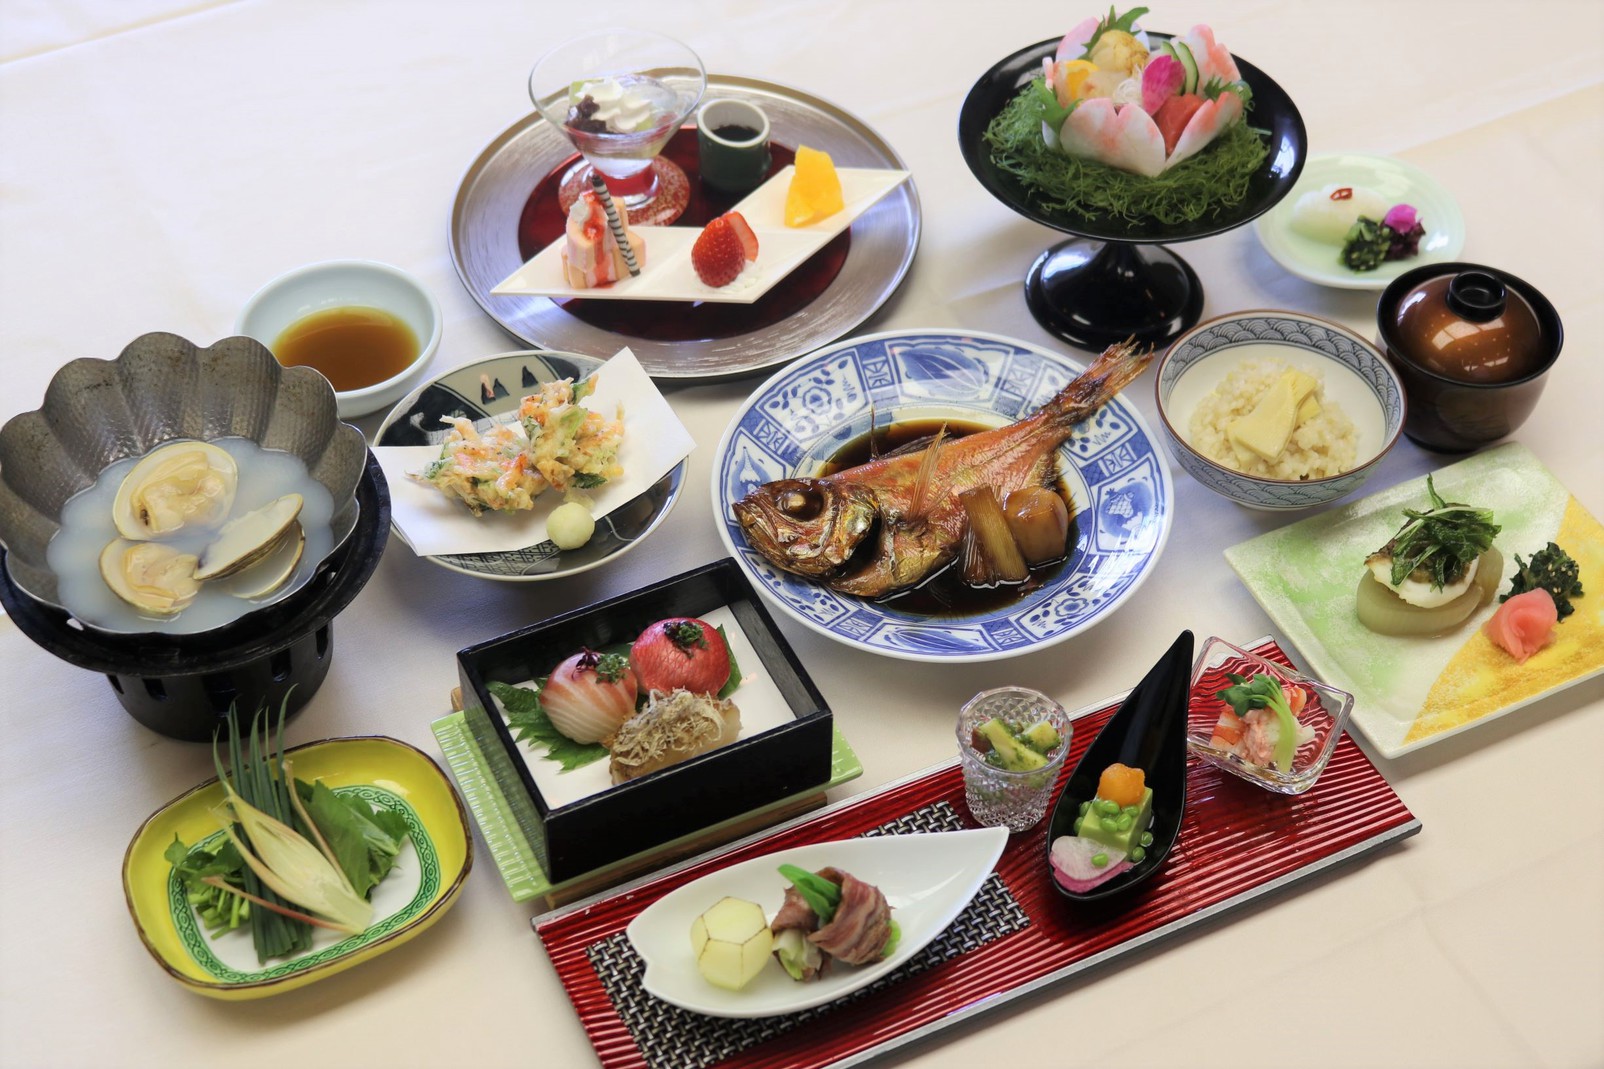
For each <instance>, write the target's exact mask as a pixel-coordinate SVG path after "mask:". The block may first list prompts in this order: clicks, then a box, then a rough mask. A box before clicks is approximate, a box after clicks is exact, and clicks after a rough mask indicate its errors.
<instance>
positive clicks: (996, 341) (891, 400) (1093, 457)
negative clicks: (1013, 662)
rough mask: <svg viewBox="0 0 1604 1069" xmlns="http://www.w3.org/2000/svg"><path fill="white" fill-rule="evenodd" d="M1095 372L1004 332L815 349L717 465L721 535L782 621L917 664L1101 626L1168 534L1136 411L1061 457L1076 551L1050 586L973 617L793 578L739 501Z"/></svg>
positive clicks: (1162, 481)
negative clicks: (857, 453)
mask: <svg viewBox="0 0 1604 1069" xmlns="http://www.w3.org/2000/svg"><path fill="white" fill-rule="evenodd" d="M1083 368H1084V365H1083V364H1081V363H1078V362H1076V361H1074V360H1071V359H1070V358H1068V357H1066V356H1062V355H1059V354H1058V353H1054V352H1050V351H1048V350H1046V349H1039V348H1036V347H1034V346H1030V345H1027V344H1025V343H1024V342H1020V341H1015V340H1013V339H1010V338H1005V337H1001V336H998V335H993V334H979V333H969V334H947V333H940V332H934V331H897V332H888V333H884V334H873V335H869V336H866V337H862V338H853V339H848V340H845V341H841V342H837V343H835V344H834V345H830V346H826V347H825V348H822V349H818V350H815V351H814V352H813V353H811V354H809V355H808V356H805V357H803V358H802V359H800V360H798V361H797V362H796V363H794V364H792V365H791V366H790V367H788V368H786V369H785V370H783V371H781V372H780V373H778V374H777V375H775V376H774V377H773V378H771V379H769V380H768V381H767V382H765V383H764V384H763V385H762V386H760V387H758V388H757V389H756V390H755V391H753V393H752V395H751V397H749V398H748V399H747V402H746V404H745V405H744V406H743V407H742V408H741V410H740V412H739V413H737V414H736V416H735V419H734V420H733V421H732V422H731V423H730V426H729V428H728V429H727V430H726V431H725V432H724V437H723V439H722V440H721V441H720V442H719V446H718V453H717V455H716V456H715V457H714V460H713V511H714V514H715V516H716V519H717V523H718V532H719V536H720V537H721V538H722V539H723V540H724V544H725V546H726V547H728V549H729V551H730V554H731V555H732V556H733V557H734V558H735V559H736V560H737V561H739V562H740V564H741V567H742V569H743V570H744V571H745V572H746V574H747V575H748V577H750V579H751V580H752V583H753V585H754V586H756V587H757V588H758V589H759V590H761V591H762V592H763V593H764V595H765V596H767V597H768V598H769V599H770V601H772V602H773V603H774V604H775V605H776V606H778V607H779V609H780V610H781V611H782V612H784V613H786V614H787V615H789V616H790V617H792V618H793V619H795V620H797V621H798V622H800V623H802V624H804V625H806V626H807V627H810V628H812V629H813V630H815V631H818V632H819V633H821V634H823V635H826V636H828V637H830V638H833V639H835V640H837V641H839V642H843V643H846V644H847V645H851V646H857V647H860V648H863V649H867V650H870V651H872V652H874V653H880V654H884V655H886V656H889V657H897V658H902V659H904V660H912V661H932V662H957V661H986V660H997V659H1001V658H1005V657H1013V656H1017V655H1019V654H1021V653H1026V652H1029V651H1031V650H1034V649H1039V648H1041V647H1043V646H1050V645H1052V644H1053V643H1056V642H1062V641H1063V640H1064V639H1067V638H1069V637H1070V636H1072V635H1076V634H1079V633H1080V632H1082V631H1084V630H1086V629H1087V628H1089V627H1091V626H1092V625H1093V624H1095V623H1097V622H1098V621H1099V620H1101V619H1103V618H1105V617H1106V616H1108V615H1109V614H1110V613H1112V612H1113V611H1114V610H1115V609H1116V608H1118V607H1119V605H1120V604H1121V603H1122V602H1124V601H1125V599H1126V598H1128V597H1130V595H1131V594H1132V593H1134V592H1135V591H1136V589H1137V587H1139V586H1140V585H1141V583H1142V582H1143V581H1144V580H1145V579H1146V578H1147V576H1148V574H1149V573H1150V572H1152V570H1153V568H1154V566H1155V565H1156V564H1157V561H1158V556H1159V553H1160V552H1161V551H1162V550H1163V548H1164V542H1165V539H1166V538H1167V537H1168V535H1169V529H1170V517H1171V514H1172V512H1173V508H1174V502H1173V487H1172V484H1171V481H1170V476H1169V472H1168V467H1167V465H1166V464H1165V462H1164V459H1163V456H1162V454H1161V453H1160V451H1159V450H1158V448H1157V446H1156V443H1155V440H1154V438H1153V435H1152V432H1151V431H1149V430H1148V427H1147V424H1146V423H1145V422H1144V421H1143V419H1142V417H1141V415H1140V414H1139V413H1138V412H1137V410H1136V407H1135V406H1134V405H1133V404H1131V403H1130V402H1129V401H1127V400H1126V399H1125V398H1124V397H1116V398H1114V400H1113V401H1111V402H1110V403H1108V404H1107V405H1104V406H1103V408H1102V409H1100V410H1099V411H1098V412H1097V413H1096V414H1095V415H1094V416H1093V417H1092V418H1091V419H1089V420H1087V421H1086V422H1084V423H1083V424H1081V426H1080V427H1078V428H1077V430H1076V432H1075V434H1074V435H1073V436H1072V437H1071V438H1070V439H1069V441H1067V442H1066V443H1064V445H1063V447H1062V448H1061V449H1060V453H1059V457H1060V465H1059V466H1060V469H1061V475H1062V479H1063V482H1064V484H1065V485H1066V486H1067V487H1068V488H1069V491H1070V494H1071V496H1072V497H1073V500H1074V503H1075V508H1076V528H1077V534H1076V538H1077V544H1076V547H1075V550H1074V553H1073V555H1072V556H1071V557H1070V559H1069V561H1068V562H1067V563H1066V564H1065V565H1064V567H1063V568H1062V569H1061V570H1060V571H1059V572H1058V574H1057V575H1056V576H1054V577H1053V578H1052V579H1051V580H1049V581H1048V582H1046V583H1045V584H1043V586H1042V587H1040V588H1039V589H1037V590H1036V591H1034V592H1033V593H1031V594H1029V595H1027V596H1025V597H1023V598H1021V599H1020V600H1018V601H1016V602H1013V603H1011V604H1008V605H1005V606H1003V607H1001V608H998V609H994V610H991V611H987V612H984V613H977V614H975V615H966V616H959V615H951V616H922V615H914V614H911V613H907V612H902V611H898V610H896V609H894V608H890V607H887V606H885V605H879V604H875V603H874V602H870V601H865V600H863V599H861V598H856V597H852V596H850V595H846V594H839V593H837V592H835V591H833V590H831V589H829V588H828V587H826V586H824V585H822V584H820V583H815V582H812V581H810V580H807V579H804V578H802V577H800V576H794V575H790V574H788V573H786V572H782V571H780V570H779V569H777V568H775V567H774V566H773V565H771V564H769V562H768V561H766V560H765V559H764V558H763V557H762V556H760V555H759V554H758V553H757V552H756V551H755V550H753V549H752V548H751V546H749V545H748V544H747V542H746V537H745V535H744V534H743V533H742V531H741V529H740V526H739V525H738V524H737V523H736V522H735V516H734V513H733V511H732V510H731V506H732V505H733V503H734V502H736V501H738V500H740V499H741V498H743V497H745V496H746V495H747V494H748V493H750V492H751V491H752V490H755V489H756V488H757V487H759V486H761V485H762V484H764V483H767V482H771V481H773V480H775V479H783V478H788V477H792V476H797V475H811V474H813V473H814V472H815V471H816V470H817V469H818V466H819V465H820V464H821V463H823V462H824V461H825V460H827V459H828V458H829V457H831V456H832V455H834V454H835V453H836V452H838V451H839V450H840V449H841V447H842V446H844V445H846V444H847V443H848V442H850V441H852V440H853V439H855V438H858V437H861V436H862V435H864V434H867V433H868V431H869V427H870V420H871V416H872V419H873V421H874V424H875V425H876V426H881V427H883V426H885V425H886V424H888V423H891V422H893V421H902V420H912V419H936V418H940V419H957V420H970V421H973V422H976V423H984V424H989V425H994V426H1001V425H1003V424H1005V423H1010V422H1013V421H1015V420H1018V419H1020V418H1022V417H1024V416H1027V415H1029V414H1030V413H1031V412H1033V411H1035V410H1036V409H1037V408H1038V407H1039V406H1040V405H1041V404H1042V403H1043V402H1045V401H1046V400H1047V399H1048V398H1050V397H1052V396H1053V394H1055V393H1057V392H1058V391H1059V390H1060V389H1061V388H1063V386H1064V385H1065V384H1066V383H1068V382H1069V381H1070V380H1071V379H1073V378H1074V377H1075V376H1076V375H1078V374H1079V373H1080V372H1081V371H1082V370H1083Z"/></svg>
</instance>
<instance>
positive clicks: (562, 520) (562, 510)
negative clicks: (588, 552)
mask: <svg viewBox="0 0 1604 1069" xmlns="http://www.w3.org/2000/svg"><path fill="white" fill-rule="evenodd" d="M595 533H596V519H595V517H593V516H592V515H591V514H590V510H589V509H587V508H586V507H585V506H584V505H581V504H580V503H579V502H577V501H565V502H563V503H562V504H561V505H558V506H557V507H556V508H554V509H552V510H551V515H550V516H547V517H546V537H547V538H549V539H551V540H552V541H553V542H555V543H556V544H557V548H558V549H578V548H579V547H580V546H582V545H584V544H585V543H586V542H589V541H590V536H591V535H593V534H595Z"/></svg>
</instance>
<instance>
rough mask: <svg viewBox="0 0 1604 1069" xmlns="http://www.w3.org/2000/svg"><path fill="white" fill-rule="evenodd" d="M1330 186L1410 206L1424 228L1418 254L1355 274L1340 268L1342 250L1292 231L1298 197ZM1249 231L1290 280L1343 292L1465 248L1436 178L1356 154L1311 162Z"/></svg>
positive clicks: (1452, 206)
mask: <svg viewBox="0 0 1604 1069" xmlns="http://www.w3.org/2000/svg"><path fill="white" fill-rule="evenodd" d="M1332 183H1338V184H1341V185H1345V186H1363V187H1365V188H1367V189H1373V190H1375V191H1376V192H1377V193H1379V194H1381V195H1382V197H1384V198H1386V201H1387V203H1388V205H1389V206H1390V205H1393V204H1412V205H1414V207H1415V210H1416V211H1418V212H1419V213H1420V221H1421V224H1422V225H1424V226H1425V228H1426V236H1425V237H1423V238H1421V239H1420V255H1419V256H1414V257H1411V258H1409V259H1407V260H1389V261H1387V262H1386V263H1384V264H1382V265H1381V266H1380V267H1378V268H1376V269H1375V270H1374V271H1354V270H1352V269H1351V268H1348V267H1345V266H1343V263H1342V257H1341V253H1342V248H1341V246H1339V245H1327V244H1324V243H1323V242H1319V241H1315V240H1314V239H1312V238H1307V237H1304V236H1303V235H1302V234H1299V233H1298V232H1296V231H1295V230H1293V229H1292V209H1293V207H1294V206H1295V205H1296V204H1297V202H1298V198H1299V197H1301V196H1302V195H1303V194H1305V193H1307V192H1309V191H1310V190H1318V189H1320V188H1322V187H1324V186H1328V185H1331V184H1332ZM1253 230H1254V233H1256V234H1258V236H1259V243H1260V244H1261V245H1263V246H1264V251H1265V252H1267V253H1269V254H1270V257H1271V259H1273V260H1275V262H1276V263H1278V264H1280V265H1281V266H1282V267H1284V268H1286V269H1287V270H1288V271H1290V272H1292V273H1293V274H1294V275H1297V276H1298V277H1299V278H1304V279H1308V280H1309V281H1310V282H1316V283H1318V284H1320V285H1322V286H1332V287H1334V288H1336V289H1345V290H1379V289H1385V288H1386V286H1387V283H1389V282H1391V281H1392V280H1393V279H1395V278H1397V277H1398V276H1399V275H1401V274H1403V273H1404V272H1405V271H1409V270H1412V269H1414V268H1416V267H1419V266H1420V265H1421V264H1429V263H1446V262H1448V261H1450V260H1457V259H1458V258H1459V254H1460V252H1461V251H1462V250H1463V249H1464V247H1465V218H1464V216H1463V215H1461V214H1460V212H1459V205H1458V204H1457V203H1456V202H1455V201H1454V198H1453V197H1451V196H1450V195H1449V194H1448V191H1447V190H1446V189H1444V188H1443V187H1442V186H1441V185H1439V184H1438V183H1437V180H1436V179H1435V178H1432V177H1431V175H1429V174H1427V173H1426V172H1425V171H1422V170H1421V169H1420V168H1418V167H1416V166H1414V165H1413V164H1409V163H1405V162H1403V161H1402V160H1395V159H1392V158H1391V157H1390V156H1367V155H1365V154H1363V153H1358V152H1333V153H1327V154H1326V155H1323V156H1311V157H1309V162H1308V163H1307V164H1305V165H1304V168H1303V174H1302V175H1300V176H1299V178H1298V183H1297V185H1295V186H1293V187H1292V192H1291V193H1289V194H1287V196H1286V197H1285V198H1284V199H1283V200H1282V201H1281V203H1279V204H1277V205H1276V206H1275V207H1274V208H1272V209H1270V210H1269V211H1268V212H1265V213H1264V214H1263V215H1261V216H1259V218H1258V219H1257V220H1256V221H1255V222H1254V224H1253Z"/></svg>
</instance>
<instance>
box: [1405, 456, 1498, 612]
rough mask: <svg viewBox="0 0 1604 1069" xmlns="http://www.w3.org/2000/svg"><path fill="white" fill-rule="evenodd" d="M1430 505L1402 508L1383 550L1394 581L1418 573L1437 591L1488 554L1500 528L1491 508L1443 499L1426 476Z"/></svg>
mask: <svg viewBox="0 0 1604 1069" xmlns="http://www.w3.org/2000/svg"><path fill="white" fill-rule="evenodd" d="M1426 496H1427V497H1428V498H1430V500H1431V506H1432V507H1431V508H1429V509H1427V510H1425V511H1424V512H1418V511H1416V510H1414V509H1404V516H1405V518H1406V520H1405V523H1404V525H1403V526H1402V527H1400V528H1398V533H1397V534H1395V535H1393V536H1392V540H1391V541H1389V542H1388V543H1387V544H1386V545H1385V546H1383V547H1381V549H1380V550H1379V552H1380V553H1381V554H1383V555H1385V556H1390V557H1391V558H1392V585H1393V586H1395V587H1396V586H1398V585H1400V584H1401V583H1402V582H1403V581H1404V580H1405V579H1407V578H1409V577H1410V576H1411V575H1416V573H1419V576H1417V578H1421V577H1423V578H1424V579H1425V580H1426V581H1429V582H1430V583H1431V585H1432V588H1433V589H1436V590H1441V589H1442V588H1443V587H1445V586H1447V585H1448V584H1449V583H1454V582H1458V581H1459V579H1460V578H1461V577H1462V576H1463V575H1464V574H1465V569H1467V568H1469V567H1470V563H1471V561H1473V560H1475V559H1476V558H1477V557H1479V556H1481V555H1482V554H1483V553H1485V552H1487V549H1488V548H1489V547H1490V546H1491V545H1492V544H1493V536H1495V535H1496V534H1498V532H1499V530H1500V528H1499V526H1498V524H1496V523H1494V522H1493V512H1492V510H1491V509H1479V508H1474V507H1472V506H1470V505H1466V504H1463V503H1461V502H1457V501H1444V500H1443V499H1442V498H1441V497H1440V496H1439V495H1438V493H1437V488H1436V487H1435V486H1433V485H1432V482H1431V476H1430V475H1428V476H1426Z"/></svg>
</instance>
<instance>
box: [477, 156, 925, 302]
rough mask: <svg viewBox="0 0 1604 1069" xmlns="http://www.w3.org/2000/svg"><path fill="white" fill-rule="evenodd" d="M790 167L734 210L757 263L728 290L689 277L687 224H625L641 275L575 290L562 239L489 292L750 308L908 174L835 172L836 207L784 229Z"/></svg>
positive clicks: (692, 230)
mask: <svg viewBox="0 0 1604 1069" xmlns="http://www.w3.org/2000/svg"><path fill="white" fill-rule="evenodd" d="M795 171H796V168H795V167H794V166H790V167H786V168H785V169H783V170H781V171H779V172H778V173H777V174H775V175H774V177H772V178H770V179H769V180H768V181H767V182H764V183H763V184H762V185H761V186H759V187H758V188H757V189H755V190H753V191H752V192H751V193H750V194H748V195H747V197H746V198H745V199H744V200H742V201H741V202H740V203H739V204H737V205H736V206H735V208H734V209H733V210H734V211H738V212H740V213H741V216H742V217H743V218H744V219H745V220H746V222H747V225H748V226H750V227H751V228H752V232H753V233H754V234H756V235H757V246H758V252H757V260H756V261H755V262H754V263H753V264H752V265H751V267H750V268H749V270H748V272H747V276H746V277H744V278H741V279H738V280H736V281H735V282H734V283H731V284H730V285H728V286H723V287H720V288H714V287H712V286H709V285H706V284H705V283H704V282H702V280H701V279H700V278H698V277H696V271H695V269H694V268H693V267H692V266H691V246H692V245H694V244H695V243H696V238H697V236H698V235H699V234H700V233H701V232H702V231H701V228H700V227H694V226H637V227H632V228H631V229H632V230H634V231H635V232H636V233H637V234H639V235H640V236H641V238H642V239H643V240H644V241H645V243H646V263H645V264H644V265H643V266H642V268H641V273H640V274H639V275H636V276H634V277H633V278H625V279H621V280H620V281H618V282H614V283H611V284H610V285H605V286H595V287H592V288H590V289H575V288H574V287H572V286H569V285H568V283H567V280H566V279H565V277H564V275H563V269H562V249H563V242H564V241H565V240H566V239H565V238H558V239H557V240H556V241H554V242H552V243H551V244H550V245H547V246H546V247H545V248H544V249H541V250H540V251H539V252H538V253H536V254H535V256H534V257H533V258H532V259H530V260H529V261H527V262H526V263H524V264H523V266H521V267H519V268H518V270H516V271H514V272H513V273H512V274H511V275H509V276H508V277H507V278H505V279H503V280H502V281H501V282H499V283H497V284H496V285H495V286H494V287H492V289H491V290H490V292H491V294H492V295H496V296H524V297H530V296H532V297H550V298H552V299H554V300H563V299H567V298H571V297H583V298H586V299H590V300H627V301H713V302H719V303H724V304H751V303H752V302H754V301H756V300H757V299H758V298H759V297H762V296H763V295H764V294H765V293H767V292H768V291H769V290H771V289H773V288H774V287H775V286H776V285H778V284H779V283H780V282H781V281H782V280H783V279H784V278H785V277H786V276H787V275H789V274H790V273H791V272H792V271H795V270H796V269H797V268H798V267H800V266H801V265H802V264H803V263H804V262H805V261H806V260H807V259H808V257H810V256H812V255H813V254H814V253H816V252H818V251H819V250H820V249H822V248H824V246H825V245H827V244H829V243H830V241H831V240H832V239H833V238H834V237H835V236H836V235H837V234H839V233H841V231H843V230H845V229H846V228H847V227H849V226H851V225H852V221H853V220H854V219H856V218H857V217H858V216H860V215H862V214H863V213H864V212H865V211H867V210H868V209H869V208H870V207H872V206H873V205H874V203H875V202H876V201H878V200H879V199H880V198H881V197H883V196H885V195H886V194H887V193H890V192H891V191H892V190H893V189H895V188H897V186H899V185H901V184H902V182H903V181H904V180H905V179H906V178H907V177H908V172H907V171H892V170H882V169H879V168H867V167H840V168H837V169H836V173H837V174H838V175H840V176H841V198H842V200H843V201H844V202H845V204H844V206H843V207H842V209H841V210H840V211H838V212H836V213H835V214H834V215H831V216H829V217H828V218H826V219H821V220H820V221H819V222H817V223H812V224H810V225H808V226H801V227H789V226H786V225H785V195H786V191H787V190H788V189H789V188H790V185H791V175H792V174H793V173H795Z"/></svg>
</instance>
